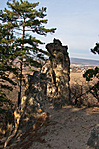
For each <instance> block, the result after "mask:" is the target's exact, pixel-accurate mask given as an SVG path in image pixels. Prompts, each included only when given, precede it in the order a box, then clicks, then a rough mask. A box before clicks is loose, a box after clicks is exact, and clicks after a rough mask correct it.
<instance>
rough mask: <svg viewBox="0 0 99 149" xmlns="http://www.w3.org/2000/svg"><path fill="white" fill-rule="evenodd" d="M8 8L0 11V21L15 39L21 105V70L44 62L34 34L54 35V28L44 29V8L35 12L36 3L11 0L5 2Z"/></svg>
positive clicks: (44, 52) (40, 42)
mask: <svg viewBox="0 0 99 149" xmlns="http://www.w3.org/2000/svg"><path fill="white" fill-rule="evenodd" d="M7 5H8V8H9V9H6V8H5V10H4V11H1V15H0V19H1V20H2V22H3V23H5V24H7V25H8V26H10V31H12V32H13V34H14V36H15V39H14V41H13V46H14V56H15V57H16V59H17V61H18V62H19V73H18V74H19V75H18V83H19V97H18V98H19V100H18V105H19V104H20V103H21V88H22V82H23V80H24V76H23V68H24V67H26V66H28V67H30V68H31V66H35V67H40V66H41V63H40V60H44V54H48V53H47V52H46V51H44V50H42V49H39V48H38V45H39V44H43V43H42V41H40V40H38V39H36V38H35V35H36V34H39V35H47V33H48V32H50V33H54V32H55V30H56V28H51V29H46V28H45V26H44V25H45V24H47V21H48V20H47V19H44V18H45V17H46V7H42V8H41V9H39V10H37V9H36V7H37V6H38V5H39V2H37V3H29V2H28V1H23V0H19V1H16V0H13V2H11V3H10V2H7Z"/></svg>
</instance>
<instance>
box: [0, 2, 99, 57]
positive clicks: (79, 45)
mask: <svg viewBox="0 0 99 149" xmlns="http://www.w3.org/2000/svg"><path fill="white" fill-rule="evenodd" d="M28 1H29V2H32V3H34V2H39V7H37V8H41V7H47V11H46V14H47V17H46V18H47V19H48V23H47V25H46V28H53V27H55V28H57V30H56V32H55V33H54V34H48V35H47V36H46V37H45V36H44V37H43V36H37V37H38V38H39V39H41V40H42V41H43V42H45V45H46V44H47V43H50V42H53V39H54V38H56V39H59V40H60V41H61V42H62V44H63V45H64V46H65V45H67V46H68V52H69V56H70V57H75V58H85V59H94V60H99V55H94V54H93V53H91V52H90V49H91V48H93V47H94V46H95V44H96V42H99V0H28ZM6 2H7V0H0V9H2V10H3V9H4V8H5V7H6V8H7V5H6ZM45 45H43V46H42V48H43V49H45Z"/></svg>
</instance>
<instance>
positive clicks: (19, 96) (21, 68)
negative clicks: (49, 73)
mask: <svg viewBox="0 0 99 149" xmlns="http://www.w3.org/2000/svg"><path fill="white" fill-rule="evenodd" d="M24 24H25V18H24ZM24 36H25V26H23V34H22V39H24ZM21 50H23V44H22V45H21ZM22 70H23V58H21V61H20V84H19V92H18V107H19V105H20V104H21V92H22V77H23V76H22V75H23V72H22Z"/></svg>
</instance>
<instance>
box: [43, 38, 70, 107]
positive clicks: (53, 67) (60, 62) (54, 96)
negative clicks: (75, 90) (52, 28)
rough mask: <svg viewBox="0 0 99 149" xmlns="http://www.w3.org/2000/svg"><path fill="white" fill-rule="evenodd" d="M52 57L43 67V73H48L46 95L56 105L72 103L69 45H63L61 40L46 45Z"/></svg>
mask: <svg viewBox="0 0 99 149" xmlns="http://www.w3.org/2000/svg"><path fill="white" fill-rule="evenodd" d="M46 49H47V50H48V52H49V53H50V58H49V60H47V62H46V64H45V65H44V66H43V67H42V69H41V73H43V74H46V78H47V81H46V91H45V93H46V95H47V98H48V100H49V101H52V102H53V104H54V106H55V107H58V108H59V107H60V108H61V107H62V106H63V105H65V104H66V103H70V88H69V81H70V78H69V74H70V60H69V56H68V52H67V49H68V47H67V46H62V43H61V42H60V41H59V40H56V39H54V41H53V43H49V44H47V45H46Z"/></svg>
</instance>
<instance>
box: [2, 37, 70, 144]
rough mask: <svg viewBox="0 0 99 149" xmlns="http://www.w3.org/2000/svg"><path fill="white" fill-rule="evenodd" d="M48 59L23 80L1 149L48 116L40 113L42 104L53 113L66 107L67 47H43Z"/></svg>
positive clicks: (68, 99)
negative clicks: (11, 125)
mask: <svg viewBox="0 0 99 149" xmlns="http://www.w3.org/2000/svg"><path fill="white" fill-rule="evenodd" d="M46 49H47V50H48V52H49V53H50V57H49V59H48V60H47V62H46V63H45V65H44V66H43V67H42V68H41V70H40V71H35V72H34V73H33V75H30V76H28V77H27V79H26V91H25V96H24V97H23V98H22V101H21V104H20V106H19V107H18V108H17V110H15V112H14V121H15V122H14V123H15V126H14V128H12V133H11V135H10V136H9V137H8V139H7V140H6V142H5V145H4V146H5V147H6V146H7V145H8V144H11V142H13V141H14V140H18V139H21V136H22V135H23V134H24V133H25V132H26V131H27V130H28V129H30V128H31V127H33V128H34V126H36V125H35V124H36V123H37V121H38V119H39V118H40V117H42V115H44V116H45V117H46V118H44V120H45V119H47V118H48V113H45V112H44V103H45V102H52V104H53V106H54V107H55V108H56V109H59V108H62V106H64V105H65V104H68V103H70V88H69V80H70V78H69V73H70V61H69V56H68V52H67V49H68V48H67V46H62V43H61V42H60V41H59V40H56V39H54V41H53V43H49V44H47V45H46Z"/></svg>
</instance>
